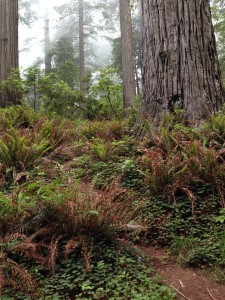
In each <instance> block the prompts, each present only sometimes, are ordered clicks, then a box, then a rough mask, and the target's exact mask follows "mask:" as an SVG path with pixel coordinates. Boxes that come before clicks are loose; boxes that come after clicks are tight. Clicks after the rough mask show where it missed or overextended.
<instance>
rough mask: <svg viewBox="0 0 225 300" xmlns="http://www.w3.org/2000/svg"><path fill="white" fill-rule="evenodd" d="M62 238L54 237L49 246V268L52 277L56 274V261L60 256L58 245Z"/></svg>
mask: <svg viewBox="0 0 225 300" xmlns="http://www.w3.org/2000/svg"><path fill="white" fill-rule="evenodd" d="M61 238H62V236H56V235H54V236H53V237H52V240H51V244H50V246H49V258H48V267H49V271H50V274H51V275H52V276H53V275H54V274H55V261H56V258H57V256H58V243H59V241H60V239H61Z"/></svg>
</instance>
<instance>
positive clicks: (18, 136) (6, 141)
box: [0, 129, 50, 171]
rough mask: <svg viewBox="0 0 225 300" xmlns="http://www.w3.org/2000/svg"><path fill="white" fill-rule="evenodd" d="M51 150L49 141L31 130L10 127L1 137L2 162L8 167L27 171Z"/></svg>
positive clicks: (0, 151) (0, 154)
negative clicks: (33, 133)
mask: <svg viewBox="0 0 225 300" xmlns="http://www.w3.org/2000/svg"><path fill="white" fill-rule="evenodd" d="M49 150H50V147H49V142H48V141H47V140H45V139H40V137H38V136H37V137H36V136H34V135H32V134H31V133H30V132H29V131H20V130H18V129H10V130H8V131H7V132H5V133H3V134H2V137H1V138H0V162H1V163H3V164H4V165H5V166H6V167H14V168H15V169H16V170H18V171H25V170H27V169H29V168H30V167H32V166H33V164H34V163H35V161H36V160H37V159H38V158H40V157H41V156H43V155H44V154H45V153H46V152H47V151H49Z"/></svg>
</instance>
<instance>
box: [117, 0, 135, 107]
mask: <svg viewBox="0 0 225 300" xmlns="http://www.w3.org/2000/svg"><path fill="white" fill-rule="evenodd" d="M120 30H121V54H122V78H123V108H124V113H126V110H127V108H129V107H131V106H132V105H133V103H134V99H135V96H136V88H135V74H134V55H133V39H132V23H131V8H130V0H120Z"/></svg>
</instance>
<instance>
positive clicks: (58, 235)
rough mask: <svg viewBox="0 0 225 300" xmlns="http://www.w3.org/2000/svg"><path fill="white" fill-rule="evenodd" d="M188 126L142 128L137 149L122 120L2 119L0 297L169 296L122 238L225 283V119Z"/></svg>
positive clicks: (30, 115)
mask: <svg viewBox="0 0 225 300" xmlns="http://www.w3.org/2000/svg"><path fill="white" fill-rule="evenodd" d="M184 120H185V118H184V117H183V116H182V115H181V113H179V114H178V115H175V116H172V115H169V116H166V117H165V119H164V121H163V124H162V126H161V127H157V128H155V127H154V126H152V125H151V124H149V123H147V122H146V123H145V124H144V125H143V128H142V131H143V130H144V131H145V138H144V140H143V141H141V142H140V141H137V140H135V139H134V137H133V135H132V134H131V131H130V130H129V128H128V127H127V125H126V122H119V121H104V122H87V121H79V122H72V121H66V120H63V119H59V118H57V119H53V120H50V119H48V118H46V117H45V116H43V115H40V114H35V113H34V112H33V111H31V110H27V109H24V108H21V107H14V108H13V107H11V108H9V109H5V110H1V111H0V124H1V125H0V129H1V131H0V149H1V151H0V184H1V194H0V261H1V267H0V294H2V297H3V298H2V299H26V298H27V299H173V298H174V295H173V293H172V292H171V291H170V289H168V288H167V287H164V286H163V285H161V283H160V281H159V280H158V278H155V277H153V275H152V272H151V271H150V270H149V269H148V267H147V265H149V262H147V261H146V259H145V258H144V257H142V256H140V254H138V253H135V252H133V251H132V250H131V248H130V247H128V246H125V245H124V244H123V243H121V242H119V240H118V238H119V239H120V240H121V239H130V240H131V241H133V242H136V243H145V244H153V245H160V246H162V245H163V246H166V247H168V248H169V249H170V252H171V254H172V255H174V256H176V257H177V259H178V261H179V262H180V263H183V264H187V265H192V266H201V267H210V268H213V270H214V274H215V276H216V278H217V280H219V281H224V278H225V274H224V271H223V269H224V264H225V253H224V247H225V229H224V222H225V213H224V208H225V198H224V197H225V193H224V191H225V164H224V159H225V151H224V145H225V116H224V113H223V112H221V113H219V114H218V115H216V116H214V117H212V118H211V119H210V120H208V122H207V123H204V124H202V125H201V126H200V127H199V128H193V127H191V126H189V125H188V124H186V123H185V121H184ZM82 182H88V184H86V185H84V187H83V188H82V184H80V183H82ZM131 282H132V286H131ZM22 283H23V284H22ZM34 290H35V291H36V293H35V294H33V291H34ZM149 291H150V294H151V298H149ZM7 297H8V298H7ZM10 297H11V298H10ZM128 297H130V298H128Z"/></svg>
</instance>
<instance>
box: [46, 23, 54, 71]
mask: <svg viewBox="0 0 225 300" xmlns="http://www.w3.org/2000/svg"><path fill="white" fill-rule="evenodd" d="M44 31H45V40H44V51H45V74H47V73H48V72H50V71H51V69H52V55H51V52H50V48H51V41H50V34H49V20H48V19H47V18H45V28H44Z"/></svg>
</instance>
